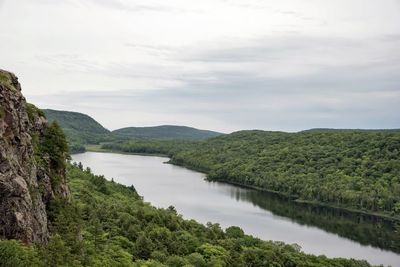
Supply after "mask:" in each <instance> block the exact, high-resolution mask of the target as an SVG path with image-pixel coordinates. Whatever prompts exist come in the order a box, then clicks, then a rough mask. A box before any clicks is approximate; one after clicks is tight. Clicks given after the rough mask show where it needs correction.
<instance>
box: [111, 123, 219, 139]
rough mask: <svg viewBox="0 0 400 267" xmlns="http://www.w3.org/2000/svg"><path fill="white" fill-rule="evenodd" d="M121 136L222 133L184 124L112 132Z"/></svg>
mask: <svg viewBox="0 0 400 267" xmlns="http://www.w3.org/2000/svg"><path fill="white" fill-rule="evenodd" d="M112 133H113V134H115V135H117V136H121V137H130V138H149V139H186V140H204V139H208V138H211V137H216V136H219V135H222V133H218V132H213V131H207V130H199V129H196V128H192V127H186V126H175V125H162V126H154V127H128V128H122V129H118V130H115V131H113V132H112Z"/></svg>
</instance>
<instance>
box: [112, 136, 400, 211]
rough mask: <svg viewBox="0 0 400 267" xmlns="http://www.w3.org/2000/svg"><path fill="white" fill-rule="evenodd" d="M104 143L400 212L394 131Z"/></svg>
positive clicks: (238, 180)
mask: <svg viewBox="0 0 400 267" xmlns="http://www.w3.org/2000/svg"><path fill="white" fill-rule="evenodd" d="M104 148H106V149H112V150H121V151H124V152H139V153H141V152H146V153H163V154H167V155H169V156H170V157H171V162H172V163H174V164H177V165H183V166H186V167H189V168H193V169H196V170H199V171H202V172H205V173H207V174H208V178H209V179H210V180H216V181H225V182H230V183H234V184H239V185H245V186H251V187H257V188H260V189H262V190H269V191H275V192H278V193H280V194H283V195H287V196H290V197H291V198H293V199H295V200H297V201H306V202H314V203H315V202H316V203H322V204H325V205H330V206H335V207H341V208H344V209H352V210H359V211H364V212H368V213H374V214H382V215H387V216H392V217H397V218H400V176H399V173H400V134H399V133H398V132H368V131H367V132H363V131H358V132H353V131H349V132H348V131H341V132H335V131H334V132H322V133H321V132H304V133H283V132H265V131H241V132H236V133H232V134H229V135H224V136H220V137H217V138H213V139H209V140H206V141H201V142H192V143H188V142H185V143H183V142H176V141H175V142H170V141H138V140H137V141H130V142H125V143H116V144H108V145H105V146H104Z"/></svg>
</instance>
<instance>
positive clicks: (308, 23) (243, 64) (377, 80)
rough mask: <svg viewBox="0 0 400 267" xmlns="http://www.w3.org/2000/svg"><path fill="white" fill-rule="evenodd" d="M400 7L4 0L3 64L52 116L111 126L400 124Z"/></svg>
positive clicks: (0, 17) (0, 9)
mask: <svg viewBox="0 0 400 267" xmlns="http://www.w3.org/2000/svg"><path fill="white" fill-rule="evenodd" d="M399 6H400V5H399V1H396V0H384V1H372V0H370V1H365V0H350V1H349V0H338V1H329V2H328V1H316V0H301V1H300V0H299V1H289V0H282V1H268V2H267V1H262V0H253V1H245V0H203V1H194V0H173V1H163V0H151V1H145V2H144V1H138V0H130V1H128V0H90V1H87V0H85V1H84V0H64V1H50V0H36V1H30V0H8V1H1V0H0V23H1V24H2V25H7V27H3V28H2V31H0V41H1V42H0V58H1V63H2V65H1V68H4V69H9V70H11V71H13V72H15V73H16V74H17V75H18V76H19V77H20V81H21V82H22V83H23V90H24V93H25V94H26V95H28V96H29V98H30V99H32V101H35V102H38V103H40V105H41V106H42V107H60V108H63V109H71V110H78V111H86V112H89V113H91V114H96V118H97V119H99V120H100V121H102V122H103V123H104V124H105V125H107V126H108V127H110V128H117V127H120V126H126V125H138V124H141V125H143V124H153V123H157V124H158V123H160V124H166V123H169V124H171V123H178V124H190V125H193V124H195V125H194V126H201V127H203V128H212V129H215V130H236V129H241V128H265V129H284V130H296V129H304V128H308V127H314V126H328V127H352V126H354V127H365V128H375V127H378V128H379V127H398V126H399V123H400V120H399V119H398V118H396V116H395V115H394V114H396V113H398V112H399V111H400V110H399V108H397V105H396V101H400V99H399V91H400V78H399V77H398V73H400V51H399V49H398V47H399V43H400V38H399V36H400V28H399V26H398V25H400V16H399V15H400V14H399V13H400V9H399ZM65 99H68V102H65ZM96 101H100V102H96ZM107 102H108V103H107ZM102 106H106V107H107V109H106V110H113V113H111V114H108V113H106V112H103V111H101V108H102ZM133 106H134V108H132V107H133ZM119 114H124V116H121V115H119ZM98 116H101V117H100V118H99V117H98ZM278 118H279V119H278Z"/></svg>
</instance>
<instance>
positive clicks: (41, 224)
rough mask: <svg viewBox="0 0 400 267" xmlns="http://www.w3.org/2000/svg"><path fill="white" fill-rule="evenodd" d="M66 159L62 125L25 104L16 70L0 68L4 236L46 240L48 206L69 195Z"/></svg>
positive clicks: (0, 228) (0, 226)
mask: <svg viewBox="0 0 400 267" xmlns="http://www.w3.org/2000/svg"><path fill="white" fill-rule="evenodd" d="M53 154H55V155H53ZM67 158H68V151H67V147H66V142H65V137H64V135H63V133H62V131H61V129H59V127H58V125H56V124H51V125H49V124H48V123H47V120H46V118H45V117H44V114H43V112H41V110H39V109H38V108H36V107H35V106H33V105H32V104H28V103H26V100H25V98H24V96H23V95H22V93H21V85H20V84H19V82H18V78H17V77H16V76H15V75H14V74H12V73H10V72H7V71H4V70H0V238H3V239H19V240H22V241H23V242H25V243H31V242H35V243H42V244H45V243H47V240H48V237H49V227H48V219H47V210H46V209H47V207H48V205H49V203H50V201H51V200H52V199H54V198H57V197H61V198H68V197H69V190H68V187H67V185H66V180H65V161H66V159H67Z"/></svg>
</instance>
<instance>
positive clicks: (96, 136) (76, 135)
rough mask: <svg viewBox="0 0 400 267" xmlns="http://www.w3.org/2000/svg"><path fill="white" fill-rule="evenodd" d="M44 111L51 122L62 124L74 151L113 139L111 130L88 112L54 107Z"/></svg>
mask: <svg viewBox="0 0 400 267" xmlns="http://www.w3.org/2000/svg"><path fill="white" fill-rule="evenodd" d="M43 112H44V113H45V115H46V117H47V119H48V120H49V122H53V121H56V122H57V123H58V124H60V126H61V127H62V129H63V130H64V133H65V135H66V137H67V140H68V143H69V147H70V150H71V152H72V153H78V152H84V151H85V145H87V144H99V143H100V142H105V141H111V140H113V137H112V135H111V132H110V131H109V130H107V129H106V128H104V127H103V126H102V125H101V124H100V123H98V122H97V121H96V120H94V119H93V118H92V117H90V116H88V115H86V114H83V113H78V112H71V111H61V110H52V109H44V110H43Z"/></svg>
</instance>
